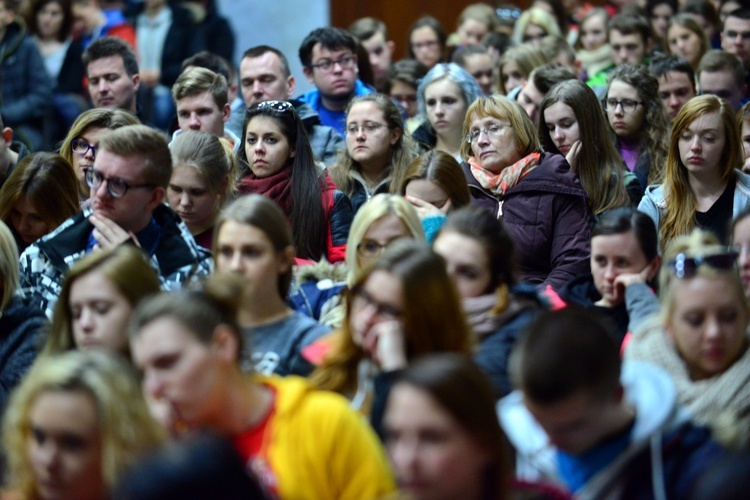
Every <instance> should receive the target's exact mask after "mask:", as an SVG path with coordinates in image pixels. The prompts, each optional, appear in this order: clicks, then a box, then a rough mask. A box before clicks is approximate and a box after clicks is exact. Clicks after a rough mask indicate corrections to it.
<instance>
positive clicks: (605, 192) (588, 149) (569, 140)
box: [539, 80, 643, 218]
mask: <svg viewBox="0 0 750 500" xmlns="http://www.w3.org/2000/svg"><path fill="white" fill-rule="evenodd" d="M539 109H540V113H539V114H540V115H541V117H542V119H541V120H539V138H540V139H541V142H542V147H543V148H544V150H545V151H548V152H550V153H559V154H562V155H564V156H565V158H566V159H567V160H568V163H570V166H571V167H572V168H573V171H574V172H575V173H576V174H577V175H578V178H579V179H580V181H581V185H582V186H583V188H584V189H585V190H586V194H588V207H589V212H591V215H592V216H594V217H595V218H596V217H598V216H599V215H601V214H602V213H604V212H606V211H607V210H611V209H613V208H617V207H623V206H626V205H633V206H637V205H638V203H639V202H640V201H641V198H643V190H642V189H641V184H640V182H638V178H637V177H636V176H635V174H633V173H632V172H630V171H629V170H627V169H626V168H625V163H624V162H623V161H622V157H620V155H619V153H618V152H617V149H615V145H614V143H613V142H612V138H611V137H610V135H609V133H608V130H607V122H606V120H605V118H604V113H603V112H602V107H601V104H600V103H599V100H598V99H597V98H596V94H594V91H593V90H591V87H589V86H588V85H586V84H585V83H583V82H582V81H580V80H567V81H564V82H560V83H558V84H556V85H555V86H554V87H552V88H551V89H550V90H549V92H547V95H545V96H544V99H543V100H542V104H541V105H540V107H539Z"/></svg>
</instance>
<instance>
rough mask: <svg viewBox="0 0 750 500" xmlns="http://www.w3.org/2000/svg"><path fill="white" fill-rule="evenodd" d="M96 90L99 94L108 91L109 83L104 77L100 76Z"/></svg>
mask: <svg viewBox="0 0 750 500" xmlns="http://www.w3.org/2000/svg"><path fill="white" fill-rule="evenodd" d="M96 90H97V92H99V93H100V94H106V93H107V92H109V83H108V82H107V80H105V79H104V78H101V79H100V80H99V85H97V86H96Z"/></svg>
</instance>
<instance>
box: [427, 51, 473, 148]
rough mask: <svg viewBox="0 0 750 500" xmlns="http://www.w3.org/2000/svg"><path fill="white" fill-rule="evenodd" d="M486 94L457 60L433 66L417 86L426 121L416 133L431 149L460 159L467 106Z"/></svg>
mask: <svg viewBox="0 0 750 500" xmlns="http://www.w3.org/2000/svg"><path fill="white" fill-rule="evenodd" d="M481 95H482V89H481V88H480V87H479V84H478V83H477V81H476V80H475V79H474V77H473V76H471V75H470V74H469V73H468V72H467V71H466V70H465V69H463V68H462V67H461V66H459V65H458V64H456V63H448V64H438V65H436V66H435V67H433V68H432V69H431V70H430V71H429V72H428V73H427V74H426V75H425V77H424V78H422V81H421V82H420V83H419V88H418V89H417V105H418V106H419V115H420V117H421V118H422V125H420V126H419V127H417V129H416V130H415V131H414V133H413V134H412V137H413V138H414V140H415V141H417V142H419V143H421V144H423V145H424V146H425V147H426V148H427V149H437V150H438V151H444V152H446V153H448V154H449V155H451V156H453V157H454V158H456V160H457V161H458V160H460V158H461V154H460V153H461V123H462V121H463V117H464V114H465V113H466V109H467V108H468V107H469V106H470V105H471V103H473V102H474V101H475V100H476V99H477V97H479V96H481Z"/></svg>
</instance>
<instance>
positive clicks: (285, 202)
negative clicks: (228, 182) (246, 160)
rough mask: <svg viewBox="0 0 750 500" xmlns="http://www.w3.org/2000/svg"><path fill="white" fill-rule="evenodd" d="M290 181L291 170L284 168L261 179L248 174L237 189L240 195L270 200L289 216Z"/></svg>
mask: <svg viewBox="0 0 750 500" xmlns="http://www.w3.org/2000/svg"><path fill="white" fill-rule="evenodd" d="M291 179H292V169H291V168H284V169H282V170H281V171H280V172H278V173H275V174H273V175H271V176H269V177H263V178H262V179H261V178H258V177H256V176H255V174H253V173H249V174H247V175H246V176H245V177H243V178H242V180H240V182H239V186H237V188H238V190H239V192H240V193H242V194H261V195H263V196H265V197H266V198H270V199H272V200H273V201H275V202H276V204H277V205H279V206H280V207H281V209H282V210H284V213H285V214H286V215H287V216H289V214H291V213H292V196H291Z"/></svg>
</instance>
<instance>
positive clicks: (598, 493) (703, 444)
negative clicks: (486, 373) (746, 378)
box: [498, 362, 725, 499]
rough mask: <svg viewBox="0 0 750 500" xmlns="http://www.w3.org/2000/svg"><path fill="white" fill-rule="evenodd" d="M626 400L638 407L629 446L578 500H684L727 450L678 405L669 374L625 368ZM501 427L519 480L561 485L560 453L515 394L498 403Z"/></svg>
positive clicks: (639, 366) (637, 366) (637, 365)
mask: <svg viewBox="0 0 750 500" xmlns="http://www.w3.org/2000/svg"><path fill="white" fill-rule="evenodd" d="M621 382H622V384H623V387H624V389H625V395H624V398H625V401H626V402H627V403H628V404H630V405H631V406H633V407H634V408H635V422H634V424H633V427H632V430H631V435H630V442H629V443H628V444H627V447H626V448H625V450H624V451H622V452H621V453H620V454H619V455H618V456H617V457H616V458H614V459H613V460H612V461H611V462H610V463H608V464H604V466H603V468H602V469H601V470H599V472H597V473H595V474H594V476H593V477H591V478H590V479H589V480H588V481H587V482H586V483H585V484H584V485H583V486H582V487H581V488H580V489H579V490H578V491H577V492H576V496H577V498H581V499H595V498H596V499H599V498H607V499H610V498H616V499H619V498H623V499H626V498H638V499H649V498H655V499H667V498H674V499H678V498H686V497H687V496H688V493H689V491H690V488H691V486H692V483H693V481H694V480H695V479H696V478H697V477H698V476H699V474H700V473H701V472H702V471H703V470H705V469H706V468H707V467H708V466H709V465H711V464H712V463H713V461H714V460H716V459H717V458H719V457H721V456H723V455H724V454H725V451H724V450H723V448H721V447H720V446H718V445H717V444H716V443H715V442H713V441H712V440H711V438H710V433H709V432H708V431H707V430H706V429H704V428H697V427H694V426H693V425H692V424H691V423H690V421H689V414H688V413H687V412H686V411H685V410H684V409H682V408H680V407H679V406H678V405H677V393H676V391H675V387H674V384H672V381H671V380H670V378H669V375H667V373H665V372H664V371H663V370H661V369H660V368H658V367H656V366H653V365H650V364H646V363H639V362H627V363H624V364H623V366H622V375H621ZM498 414H499V416H500V423H501V424H502V427H503V429H504V430H505V433H506V435H507V436H508V438H509V439H510V441H511V443H512V444H513V447H514V448H515V449H516V453H517V462H516V474H517V476H519V478H520V479H523V480H532V481H543V482H552V483H555V484H562V483H563V477H562V475H561V473H560V469H559V467H558V463H557V458H556V457H557V452H558V450H557V448H555V447H554V446H553V445H552V444H550V443H549V441H548V438H547V435H546V434H545V432H544V430H543V429H542V427H541V426H540V425H539V423H537V421H536V420H535V419H534V417H533V416H532V415H531V413H529V411H528V410H527V409H526V407H525V406H524V404H523V395H522V393H521V392H520V391H515V392H513V393H512V394H511V395H509V396H508V397H506V398H504V399H502V400H501V401H500V402H499V403H498Z"/></svg>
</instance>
